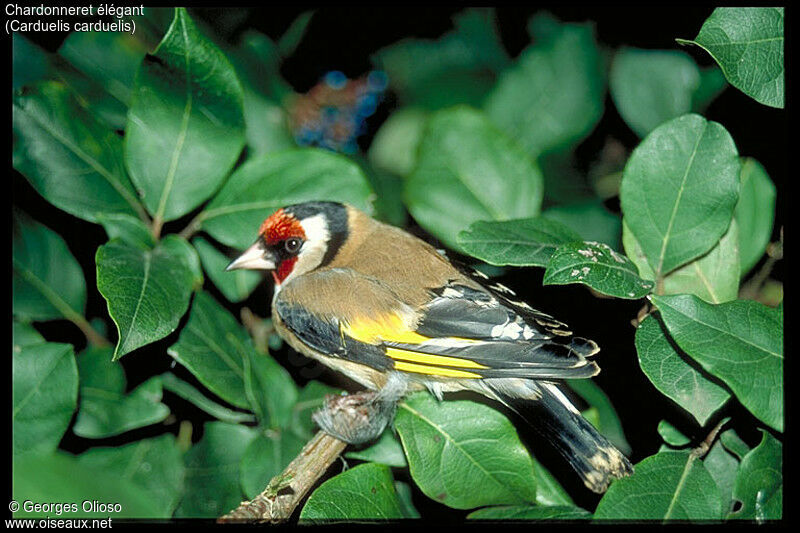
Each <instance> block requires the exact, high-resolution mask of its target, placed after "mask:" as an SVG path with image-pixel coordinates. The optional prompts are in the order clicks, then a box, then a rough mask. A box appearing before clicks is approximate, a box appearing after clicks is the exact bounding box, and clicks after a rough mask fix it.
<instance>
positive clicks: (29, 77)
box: [11, 32, 50, 91]
mask: <svg viewBox="0 0 800 533" xmlns="http://www.w3.org/2000/svg"><path fill="white" fill-rule="evenodd" d="M49 70H50V61H49V60H48V57H47V53H46V52H45V51H44V50H42V49H41V48H39V47H38V46H36V45H35V44H33V43H32V42H31V41H29V40H28V39H26V38H25V37H23V36H22V35H21V34H20V33H17V32H12V33H11V88H12V89H14V90H15V91H16V90H17V89H19V88H20V87H22V86H23V85H29V84H31V83H34V82H37V81H40V80H43V79H45V78H46V77H48V74H49Z"/></svg>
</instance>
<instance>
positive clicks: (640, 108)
mask: <svg viewBox="0 0 800 533" xmlns="http://www.w3.org/2000/svg"><path fill="white" fill-rule="evenodd" d="M608 81H609V89H610V91H611V97H612V98H613V99H614V104H615V105H616V107H617V110H618V111H619V114H620V115H621V116H622V118H623V119H624V120H625V123H626V124H628V126H630V128H631V129H632V130H633V131H634V132H636V134H637V135H638V136H639V137H644V136H645V135H647V134H648V133H650V132H651V131H652V130H653V129H655V128H656V126H658V125H660V124H662V123H663V122H666V121H667V120H670V119H673V118H675V117H678V116H680V115H683V114H685V113H689V112H690V111H697V110H698V109H697V107H698V106H696V105H694V104H695V102H696V99H695V95H696V93H697V92H698V91H699V90H700V89H701V82H702V78H701V75H700V69H699V68H698V66H697V64H696V63H695V62H694V60H693V59H692V58H691V56H689V54H687V53H685V52H681V51H676V50H641V49H638V48H628V47H623V48H621V49H619V50H618V51H617V53H616V54H615V55H614V61H613V63H612V64H611V72H610V75H609V80H608ZM704 100H705V99H704ZM702 103H705V102H702Z"/></svg>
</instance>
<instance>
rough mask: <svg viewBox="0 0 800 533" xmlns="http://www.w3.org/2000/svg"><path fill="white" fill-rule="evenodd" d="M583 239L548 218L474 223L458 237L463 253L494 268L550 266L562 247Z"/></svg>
mask: <svg viewBox="0 0 800 533" xmlns="http://www.w3.org/2000/svg"><path fill="white" fill-rule="evenodd" d="M580 240H581V238H580V236H579V235H578V234H577V233H575V232H574V231H572V230H571V229H569V228H568V227H566V226H565V225H563V224H561V223H560V222H556V221H554V220H549V219H547V218H544V217H534V218H523V219H519V220H505V221H488V220H479V221H478V222H474V223H473V224H471V225H470V226H469V228H467V229H466V230H464V231H462V232H460V233H459V234H458V244H459V246H461V249H462V250H463V251H465V252H466V253H468V254H469V255H471V256H472V257H477V258H478V259H481V260H482V261H485V262H487V263H489V264H490V265H511V266H547V262H548V261H549V260H550V257H551V256H552V255H553V253H554V252H555V251H556V248H558V247H559V246H560V245H562V244H564V243H567V242H571V241H580Z"/></svg>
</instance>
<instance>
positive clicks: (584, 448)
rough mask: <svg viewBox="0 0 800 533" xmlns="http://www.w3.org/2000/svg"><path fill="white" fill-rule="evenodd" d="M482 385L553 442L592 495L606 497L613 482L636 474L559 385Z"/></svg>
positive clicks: (506, 381) (495, 382) (524, 382)
mask: <svg viewBox="0 0 800 533" xmlns="http://www.w3.org/2000/svg"><path fill="white" fill-rule="evenodd" d="M482 383H483V384H484V385H485V386H486V387H487V388H488V389H489V391H490V392H491V393H493V394H492V395H493V396H495V398H496V399H498V400H500V401H501V402H502V403H504V404H505V405H507V406H508V407H509V408H511V409H512V410H513V411H515V412H516V413H518V414H519V415H520V416H521V417H522V418H524V419H525V420H526V421H527V422H528V423H529V424H530V425H532V426H533V427H534V428H535V429H536V430H537V431H538V432H539V433H541V434H542V435H543V436H544V437H545V438H547V440H549V441H550V442H552V443H553V445H554V446H555V447H556V449H558V451H559V452H560V453H561V455H563V456H564V458H566V460H567V461H569V464H570V465H572V468H574V469H575V471H576V472H577V473H578V474H579V475H580V476H581V478H582V479H583V482H584V484H585V485H586V486H587V487H588V488H589V489H591V490H592V491H594V492H598V493H603V492H605V490H606V489H607V488H608V485H609V483H611V481H612V480H613V479H616V478H621V477H624V476H627V475H630V474H632V473H633V466H632V465H631V463H630V461H628V459H627V458H626V457H625V456H624V455H623V454H622V452H620V451H619V450H618V449H616V448H615V447H614V446H613V445H612V444H611V443H610V442H608V440H607V439H606V438H605V437H604V436H602V435H601V434H600V433H598V431H597V430H596V429H595V428H594V426H592V425H591V424H590V423H589V422H588V421H587V420H586V419H585V418H583V417H582V416H581V414H580V413H579V412H578V410H577V409H575V407H574V406H573V405H572V404H571V403H570V401H569V400H568V399H567V398H566V397H565V396H564V394H563V393H562V392H561V391H560V390H559V389H558V388H557V387H556V385H554V384H552V383H545V382H541V381H532V380H528V379H486V380H482Z"/></svg>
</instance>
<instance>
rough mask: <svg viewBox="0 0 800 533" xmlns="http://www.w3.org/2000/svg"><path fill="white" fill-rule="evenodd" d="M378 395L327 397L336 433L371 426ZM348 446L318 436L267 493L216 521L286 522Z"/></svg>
mask: <svg viewBox="0 0 800 533" xmlns="http://www.w3.org/2000/svg"><path fill="white" fill-rule="evenodd" d="M376 394H377V393H376V392H374V391H364V392H359V393H356V394H348V395H346V396H340V395H328V396H326V397H325V410H326V411H327V413H328V414H329V415H330V416H331V417H332V418H334V419H335V426H336V428H337V429H336V430H337V431H342V433H344V434H352V433H353V432H356V431H357V430H358V428H359V427H361V426H366V425H368V424H369V422H370V419H369V415H370V414H371V413H372V412H373V411H372V410H370V409H369V408H367V409H365V407H369V406H370V405H372V402H373V401H374V400H375V397H376ZM346 447H347V443H346V442H344V441H343V440H339V439H337V438H336V437H333V436H331V435H328V434H327V433H325V432H324V431H320V432H319V433H317V434H316V435H315V436H314V438H312V439H311V440H310V441H308V443H307V444H306V445H305V446H304V447H303V449H302V450H301V451H300V454H299V455H298V456H297V457H295V458H294V460H292V462H291V463H289V466H287V467H286V468H285V469H284V471H283V472H281V473H280V474H278V475H277V476H275V477H274V478H272V480H270V482H269V484H268V485H267V486H266V488H265V489H264V491H263V492H262V493H261V494H259V495H258V496H256V497H255V498H253V499H252V500H250V501H249V502H242V503H241V504H240V505H239V507H237V508H236V509H234V510H233V511H231V512H229V513H228V514H226V515H224V516H222V517H220V518H219V519H217V522H218V523H231V522H271V523H279V522H285V521H286V520H289V518H291V516H292V513H293V512H294V510H295V508H296V507H297V506H298V505H299V504H300V502H301V501H303V498H304V497H305V495H306V494H307V493H308V491H309V490H311V488H312V487H313V486H314V485H315V484H316V483H317V481H318V480H319V479H320V478H321V477H322V476H323V475H324V474H325V472H327V470H328V468H330V466H331V465H332V464H333V463H334V462H335V461H336V459H337V458H338V457H339V455H341V453H342V452H343V451H344V449H345V448H346Z"/></svg>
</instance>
